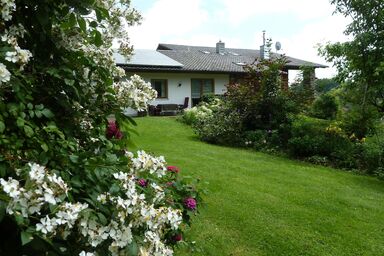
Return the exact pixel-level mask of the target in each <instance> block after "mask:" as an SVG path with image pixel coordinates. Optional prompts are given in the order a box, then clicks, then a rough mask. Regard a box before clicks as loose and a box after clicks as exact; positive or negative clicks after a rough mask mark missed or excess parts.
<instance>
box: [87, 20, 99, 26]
mask: <svg viewBox="0 0 384 256" xmlns="http://www.w3.org/2000/svg"><path fill="white" fill-rule="evenodd" d="M97 25H98V23H97V22H96V21H91V23H89V26H91V27H93V28H96V27H97Z"/></svg>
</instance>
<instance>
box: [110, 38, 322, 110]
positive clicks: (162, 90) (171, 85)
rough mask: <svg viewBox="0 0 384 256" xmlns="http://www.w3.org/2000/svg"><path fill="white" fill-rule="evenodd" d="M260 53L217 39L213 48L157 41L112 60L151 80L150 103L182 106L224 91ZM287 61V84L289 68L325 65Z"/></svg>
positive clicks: (297, 60) (290, 58)
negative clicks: (148, 47) (153, 95)
mask: <svg viewBox="0 0 384 256" xmlns="http://www.w3.org/2000/svg"><path fill="white" fill-rule="evenodd" d="M262 49H263V48H262ZM263 55H264V54H261V51H259V50H252V49H234V48H225V44H224V43H223V42H221V41H220V42H218V43H216V47H204V46H188V45H175V44H159V45H158V47H157V50H156V51H155V50H135V51H134V54H133V56H132V57H131V58H130V59H129V60H127V59H125V58H124V57H123V56H121V55H119V54H116V55H115V59H116V63H117V65H119V66H121V67H122V68H124V69H125V71H126V73H127V76H128V77H129V76H131V75H133V74H138V75H140V76H141V77H142V78H144V79H145V80H146V81H148V82H151V84H152V86H153V88H154V89H156V91H157V92H158V98H157V99H156V100H155V101H154V102H153V103H152V104H153V105H158V104H179V105H182V104H184V101H185V99H186V98H188V99H190V100H189V102H188V106H189V107H191V106H194V105H196V104H198V102H199V101H200V98H201V96H202V95H204V94H211V93H213V94H224V93H225V92H226V85H228V84H229V83H230V82H232V81H236V80H237V79H239V78H241V77H243V76H244V75H245V74H246V73H245V71H244V69H243V67H244V66H245V65H246V64H251V63H253V62H254V61H255V59H259V58H260V57H262V56H263ZM287 61H288V63H287V64H286V66H285V67H284V69H283V70H282V71H283V73H282V74H283V75H282V76H283V79H284V80H285V82H286V86H288V70H291V69H295V70H297V69H300V68H301V67H302V66H309V67H313V68H314V69H315V68H324V67H326V66H324V65H321V64H316V63H312V62H308V61H304V60H300V59H296V58H292V57H287Z"/></svg>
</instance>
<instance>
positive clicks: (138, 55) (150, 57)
mask: <svg viewBox="0 0 384 256" xmlns="http://www.w3.org/2000/svg"><path fill="white" fill-rule="evenodd" d="M113 57H114V58H115V61H116V64H118V65H130V66H154V67H179V68H180V67H182V66H183V64H181V63H179V62H177V61H175V60H173V59H171V58H169V57H167V56H165V55H164V54H161V53H160V52H158V51H155V50H143V49H135V50H134V51H133V55H132V56H131V57H130V58H129V59H127V58H126V57H124V56H123V55H121V54H119V53H114V54H113Z"/></svg>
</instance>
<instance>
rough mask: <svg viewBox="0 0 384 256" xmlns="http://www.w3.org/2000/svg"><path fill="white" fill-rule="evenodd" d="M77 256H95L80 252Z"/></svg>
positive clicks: (90, 253)
mask: <svg viewBox="0 0 384 256" xmlns="http://www.w3.org/2000/svg"><path fill="white" fill-rule="evenodd" d="M79 256H95V254H94V253H92V252H85V251H81V252H80V253H79Z"/></svg>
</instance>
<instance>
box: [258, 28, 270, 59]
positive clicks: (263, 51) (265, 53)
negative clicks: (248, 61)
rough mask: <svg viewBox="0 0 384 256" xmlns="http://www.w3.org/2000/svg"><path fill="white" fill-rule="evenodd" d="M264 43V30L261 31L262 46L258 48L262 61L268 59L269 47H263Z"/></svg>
mask: <svg viewBox="0 0 384 256" xmlns="http://www.w3.org/2000/svg"><path fill="white" fill-rule="evenodd" d="M265 42H266V40H265V30H263V45H261V46H260V58H261V59H262V60H268V59H269V47H268V45H265Z"/></svg>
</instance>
